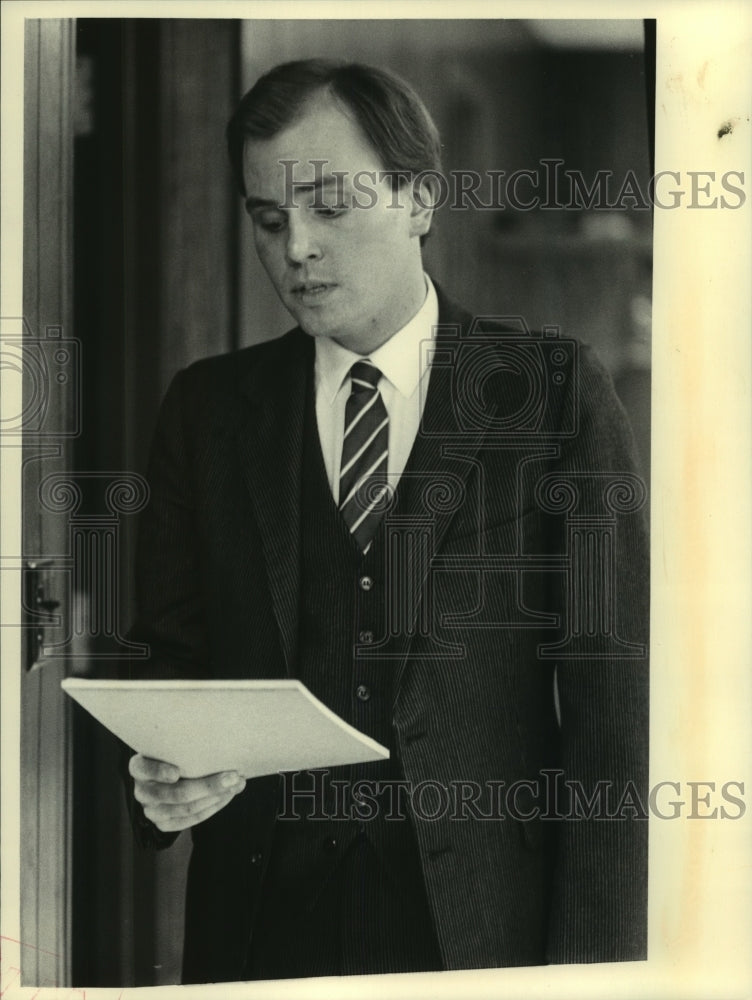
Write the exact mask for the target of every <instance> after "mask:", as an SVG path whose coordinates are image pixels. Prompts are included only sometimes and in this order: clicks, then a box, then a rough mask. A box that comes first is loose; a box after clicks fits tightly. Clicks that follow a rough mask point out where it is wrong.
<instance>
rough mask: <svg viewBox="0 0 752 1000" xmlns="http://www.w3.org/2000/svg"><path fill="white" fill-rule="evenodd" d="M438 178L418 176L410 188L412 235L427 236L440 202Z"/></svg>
mask: <svg viewBox="0 0 752 1000" xmlns="http://www.w3.org/2000/svg"><path fill="white" fill-rule="evenodd" d="M438 197H439V192H438V181H437V178H435V177H432V176H429V177H420V176H419V177H417V178H416V179H415V180H414V181H413V182H412V186H411V188H410V235H411V236H427V235H428V232H429V230H430V229H431V223H432V221H433V213H434V210H435V208H436V204H437V202H438Z"/></svg>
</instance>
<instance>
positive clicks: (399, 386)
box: [315, 275, 439, 504]
mask: <svg viewBox="0 0 752 1000" xmlns="http://www.w3.org/2000/svg"><path fill="white" fill-rule="evenodd" d="M425 277H426V289H427V290H426V297H425V300H424V301H423V305H422V306H421V307H420V309H419V310H418V312H417V313H416V314H415V315H414V316H413V318H412V319H411V320H410V321H409V322H408V323H407V324H406V326H403V327H402V329H401V330H398V331H397V332H396V333H395V334H394V335H393V336H391V337H390V338H389V340H387V341H386V343H384V344H382V345H381V347H379V348H377V349H376V350H375V351H372V352H371V354H369V355H368V358H369V359H370V360H371V361H372V362H373V363H374V364H375V365H376V367H377V368H378V369H379V370H380V371H381V373H382V378H381V380H380V382H379V391H380V392H381V395H382V398H383V400H384V406H385V407H386V412H387V414H388V416H389V454H388V456H387V474H388V478H389V483H390V484H391V485H392V486H393V487H396V485H397V482H398V480H399V477H400V476H401V475H402V472H403V470H404V468H405V465H406V464H407V459H408V457H409V455H410V451H411V450H412V447H413V443H414V441H415V437H416V435H417V433H418V427H419V425H420V418H421V416H422V415H423V406H424V404H425V400H426V392H427V390H428V379H429V376H430V373H431V368H430V364H429V363H428V358H429V354H430V352H429V351H428V350H427V349H426V344H425V342H426V341H427V340H432V339H433V337H434V336H435V327H436V325H437V324H438V322H439V302H438V299H437V298H436V289H435V288H434V287H433V283H432V282H431V279H430V278H429V277H428V275H426V276H425ZM362 360H363V356H362V355H360V354H354V353H353V352H352V351H348V350H347V348H346V347H342V345H341V344H338V343H337V342H336V341H334V340H331V339H330V338H329V337H317V338H316V367H315V386H316V422H317V424H318V429H319V439H320V441H321V451H322V453H323V455H324V465H325V466H326V475H327V478H328V480H329V486H330V487H331V490H332V496H333V497H334V502H335V503H336V504H339V467H340V460H341V458H342V438H343V436H344V431H345V406H346V404H347V399H348V397H349V395H350V378H349V373H350V369H351V368H352V366H353V365H354V364H355V362H356V361H362Z"/></svg>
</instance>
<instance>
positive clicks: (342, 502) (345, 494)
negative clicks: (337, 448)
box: [339, 360, 389, 552]
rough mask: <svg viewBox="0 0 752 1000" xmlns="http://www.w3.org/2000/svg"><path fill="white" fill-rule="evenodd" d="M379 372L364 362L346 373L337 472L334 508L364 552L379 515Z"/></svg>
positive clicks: (382, 438) (385, 436)
mask: <svg viewBox="0 0 752 1000" xmlns="http://www.w3.org/2000/svg"><path fill="white" fill-rule="evenodd" d="M380 378H381V372H380V371H379V369H378V368H377V367H376V366H375V365H374V364H372V362H370V361H368V360H364V361H356V362H355V364H354V365H353V366H352V368H351V369H350V384H351V391H350V396H349V398H348V400H347V405H346V407H345V435H344V438H343V441H342V462H341V463H340V474H339V509H340V511H341V513H342V516H343V517H344V519H345V524H346V525H347V526H348V528H349V529H350V534H351V535H353V537H354V538H355V541H356V542H357V543H358V546H359V548H360V549H361V551H363V552H367V551H368V547H369V546H370V544H371V539H372V538H373V536H374V534H375V533H376V528H377V527H378V525H379V521H380V520H381V517H382V515H383V512H384V506H385V505H384V503H380V502H379V501H380V500H382V499H383V498H384V494H385V492H386V491H387V489H388V486H387V453H388V448H389V416H388V415H387V412H386V407H385V406H384V400H383V399H382V398H381V393H380V392H379V390H378V384H379V379H380Z"/></svg>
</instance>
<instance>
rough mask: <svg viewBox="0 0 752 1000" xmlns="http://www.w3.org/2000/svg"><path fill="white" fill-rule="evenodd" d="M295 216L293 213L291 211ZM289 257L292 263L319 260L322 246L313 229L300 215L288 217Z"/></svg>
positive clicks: (287, 250)
mask: <svg viewBox="0 0 752 1000" xmlns="http://www.w3.org/2000/svg"><path fill="white" fill-rule="evenodd" d="M290 215H291V216H293V213H290ZM286 252H287V259H288V261H289V262H290V263H291V264H303V263H305V261H307V260H318V259H319V258H320V257H321V247H320V246H319V243H318V240H317V239H316V237H315V236H314V234H313V233H312V231H311V227H310V225H308V224H307V222H306V221H304V220H303V219H301V218H300V217H291V218H288V229H287V247H286Z"/></svg>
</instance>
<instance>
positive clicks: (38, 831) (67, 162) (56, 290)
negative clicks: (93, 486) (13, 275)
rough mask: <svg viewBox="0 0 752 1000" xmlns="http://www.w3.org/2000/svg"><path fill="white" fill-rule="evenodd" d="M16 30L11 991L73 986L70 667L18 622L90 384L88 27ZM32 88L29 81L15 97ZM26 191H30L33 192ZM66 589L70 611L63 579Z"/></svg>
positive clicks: (45, 547)
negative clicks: (84, 193)
mask: <svg viewBox="0 0 752 1000" xmlns="http://www.w3.org/2000/svg"><path fill="white" fill-rule="evenodd" d="M9 22H10V17H9V16H6V17H4V24H3V30H4V32H5V30H6V29H9V28H10V29H11V30H12V31H13V34H14V37H17V38H18V51H23V53H24V66H23V96H24V101H23V108H24V115H23V121H24V141H23V168H22V169H23V201H22V205H23V216H22V222H21V213H20V210H19V209H20V204H21V199H20V197H18V202H17V205H18V207H17V208H16V209H15V211H14V212H13V213H10V212H4V215H5V216H6V217H5V218H4V224H5V223H8V222H9V218H8V217H9V216H11V214H12V219H10V222H11V226H12V224H13V223H14V222H18V223H19V228H20V227H21V225H22V227H23V278H22V280H21V281H13V282H12V287H11V289H10V291H8V289H6V294H5V295H4V301H3V311H2V315H3V345H2V347H3V351H4V367H6V368H7V367H8V364H7V363H6V362H7V359H8V358H9V357H10V358H15V360H19V359H20V363H21V366H22V367H23V370H24V376H23V378H22V379H21V378H20V376H19V381H22V383H23V390H22V392H21V399H20V407H19V409H18V418H17V419H11V420H10V421H8V420H7V411H6V412H5V413H4V417H5V418H6V419H5V421H4V424H3V428H2V430H3V436H2V441H1V443H2V445H3V449H2V450H3V455H2V459H3V473H4V476H3V490H4V494H5V496H6V497H7V496H19V495H20V494H22V502H21V509H20V512H19V516H18V517H17V518H16V517H15V516H13V520H12V521H11V522H10V523H8V522H5V520H4V525H3V528H4V531H3V569H4V570H7V572H4V573H3V580H2V585H3V598H4V600H3V618H2V621H3V624H4V625H7V626H10V627H8V628H4V629H3V640H4V647H5V648H4V656H3V677H2V682H3V724H4V725H3V728H4V733H3V735H4V751H5V752H4V754H3V831H2V845H3V861H4V865H3V898H2V903H3V907H2V920H3V927H2V935H3V942H2V943H3V951H2V973H3V983H2V986H3V988H7V986H8V985H10V982H12V981H13V980H14V978H15V977H16V973H19V974H20V980H21V984H22V985H39V986H48V987H49V986H65V985H69V984H70V959H71V864H70V861H71V810H70V802H71V796H70V782H71V778H72V766H71V764H72V761H71V741H70V710H69V707H68V706H67V705H66V704H65V699H64V696H63V694H62V692H61V690H60V680H61V679H62V677H63V676H64V675H65V672H66V666H67V664H66V661H65V659H63V658H54V659H52V660H50V661H49V662H44V657H43V656H42V657H41V658H40V660H39V662H40V663H44V665H41V666H37V667H35V668H33V669H30V670H27V663H28V662H29V659H30V657H29V645H30V630H29V629H23V628H19V627H18V626H19V625H20V624H21V619H22V616H23V614H24V611H23V610H22V607H21V605H22V603H24V602H23V598H22V597H21V594H22V593H23V588H24V580H25V578H26V577H27V575H28V574H27V567H28V564H29V563H32V564H39V563H41V562H44V561H45V560H46V559H47V557H48V556H54V557H59V555H61V554H62V553H64V551H65V539H64V538H63V537H61V534H62V533H61V526H60V520H59V519H58V520H54V519H53V521H52V522H50V520H49V518H46V517H44V516H43V512H42V504H41V503H40V500H39V495H38V492H37V491H38V486H39V484H40V482H41V479H42V477H43V476H45V475H48V474H49V473H50V472H66V471H68V467H69V459H68V453H69V441H68V439H69V437H70V424H69V416H70V410H71V394H72V393H74V392H75V388H76V380H75V377H74V378H72V379H69V378H67V376H65V373H64V370H63V369H64V368H65V365H66V364H67V363H68V362H69V361H73V362H74V364H75V358H74V357H73V356H72V355H71V353H70V352H66V351H65V345H64V344H63V342H62V340H63V338H66V337H69V336H70V332H71V331H70V320H71V307H72V282H71V277H72V248H73V246H72V177H73V141H72V140H73V81H74V70H75V35H74V31H75V23H74V21H72V20H60V19H54V20H53V19H44V20H38V19H33V20H32V19H28V20H26V21H23V19H22V17H21V18H14V19H13V24H12V26H11V25H10V23H9ZM19 22H20V23H19ZM5 82H6V81H4V83H5ZM20 89H21V88H20V80H19V81H18V86H17V89H16V88H15V87H14V88H13V92H15V93H20ZM5 93H6V94H7V91H5ZM4 103H5V102H4ZM6 137H7V135H4V138H6ZM9 145H10V143H9ZM19 159H20V157H19ZM5 165H6V163H4V166H5ZM19 167H20V163H19ZM3 182H4V186H5V183H6V179H5V177H4V181H3ZM13 190H14V191H16V192H17V195H19V196H20V183H19V184H17V185H16V186H15V187H14V189H13ZM6 196H7V191H6ZM7 208H8V203H7V202H6V203H5V204H4V209H6V210H7ZM3 236H4V237H7V236H8V231H7V230H4V233H3ZM17 246H18V243H17V242H15V241H13V247H14V249H15V248H17ZM5 264H6V265H7V264H8V259H7V258H6V261H5ZM3 277H4V278H5V277H6V270H5V269H4V274H3ZM19 306H20V308H19ZM9 317H10V318H9ZM64 356H65V363H63V357H64ZM12 364H13V362H11V366H12ZM34 372H36V375H34V374H33V373H34ZM37 376H38V377H37ZM58 376H60V377H58ZM14 388H15V389H19V388H20V386H19V385H18V384H17V385H16V386H15V387H14ZM30 388H31V389H32V390H33V392H32V393H31V394H30V391H29V390H30ZM35 393H37V394H38V398H35V396H34V394H35ZM30 397H31V398H30ZM9 553H10V555H9ZM55 586H56V587H57V588H58V589H57V593H56V594H55V596H56V597H57V599H58V600H59V601H60V604H61V607H60V611H62V612H64V611H65V608H66V607H67V606H69V603H68V602H67V600H66V597H67V594H66V589H67V587H66V583H65V579H64V576H63V574H57V575H56V580H55ZM48 596H50V597H51V596H52V595H51V594H50V595H48ZM25 603H26V605H27V610H28V604H29V602H28V600H27V601H26V602H25ZM64 618H65V615H64V614H63V616H62V619H61V621H62V620H64ZM14 625H15V626H16V628H13V627H12V626H14ZM34 631H36V629H35V630H34ZM6 725H7V729H6Z"/></svg>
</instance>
